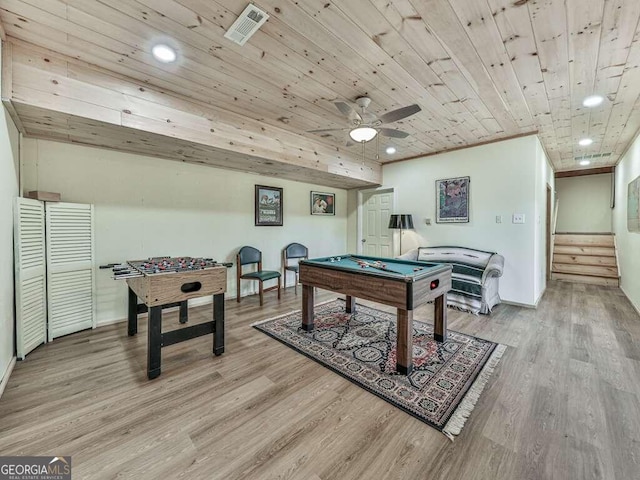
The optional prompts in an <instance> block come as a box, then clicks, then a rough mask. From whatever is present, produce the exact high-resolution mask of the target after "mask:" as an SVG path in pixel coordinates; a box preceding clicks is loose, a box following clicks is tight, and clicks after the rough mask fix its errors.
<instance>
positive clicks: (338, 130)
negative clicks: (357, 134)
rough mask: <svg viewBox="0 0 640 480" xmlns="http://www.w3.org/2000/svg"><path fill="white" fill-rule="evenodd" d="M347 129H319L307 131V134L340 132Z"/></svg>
mask: <svg viewBox="0 0 640 480" xmlns="http://www.w3.org/2000/svg"><path fill="white" fill-rule="evenodd" d="M344 130H348V129H347V128H321V129H319V130H307V133H325V132H342V131H344Z"/></svg>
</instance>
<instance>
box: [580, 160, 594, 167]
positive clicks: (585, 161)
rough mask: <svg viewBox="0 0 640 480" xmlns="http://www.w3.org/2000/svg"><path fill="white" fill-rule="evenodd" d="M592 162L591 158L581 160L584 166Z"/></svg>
mask: <svg viewBox="0 0 640 480" xmlns="http://www.w3.org/2000/svg"><path fill="white" fill-rule="evenodd" d="M590 163H591V162H590V161H589V160H580V165H582V166H583V167H585V166H587V165H589V164H590Z"/></svg>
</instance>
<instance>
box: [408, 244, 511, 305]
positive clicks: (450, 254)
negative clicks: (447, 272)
mask: <svg viewBox="0 0 640 480" xmlns="http://www.w3.org/2000/svg"><path fill="white" fill-rule="evenodd" d="M398 258H401V259H404V260H411V261H418V262H429V263H448V264H449V265H451V266H452V267H453V272H452V274H451V290H450V291H449V293H448V294H447V305H449V306H450V307H454V308H457V309H460V310H464V311H468V312H471V313H474V314H478V313H484V314H486V313H490V312H491V309H492V308H493V307H494V306H495V305H497V304H498V303H500V295H499V294H498V279H499V278H500V277H501V276H502V270H503V268H504V257H503V256H502V255H498V254H497V253H493V252H484V251H482V250H474V249H472V248H464V247H419V248H415V249H413V250H411V251H409V252H407V253H405V254H404V255H401V256H400V257H398Z"/></svg>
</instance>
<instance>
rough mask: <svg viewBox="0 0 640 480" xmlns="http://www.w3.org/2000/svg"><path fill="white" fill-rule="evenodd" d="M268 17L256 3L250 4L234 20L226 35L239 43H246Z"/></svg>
mask: <svg viewBox="0 0 640 480" xmlns="http://www.w3.org/2000/svg"><path fill="white" fill-rule="evenodd" d="M267 18H269V15H267V14H266V13H265V12H263V11H262V10H260V9H259V8H258V7H256V6H255V5H253V4H249V5H247V8H245V9H244V11H243V12H242V13H241V14H240V16H239V17H238V18H237V19H236V21H235V22H233V25H231V27H230V28H229V30H227V33H225V34H224V37H225V38H228V39H229V40H231V41H232V42H235V43H237V44H238V45H244V44H245V43H246V42H247V40H249V38H251V36H252V35H253V34H254V33H256V30H258V29H259V28H260V27H261V26H262V24H263V23H264V22H266V21H267Z"/></svg>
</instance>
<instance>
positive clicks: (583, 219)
mask: <svg viewBox="0 0 640 480" xmlns="http://www.w3.org/2000/svg"><path fill="white" fill-rule="evenodd" d="M556 191H557V194H558V200H559V203H558V223H557V225H556V231H557V232H559V233H561V232H569V233H608V232H611V174H610V173H603V174H600V175H584V176H580V177H566V178H558V179H557V180H556Z"/></svg>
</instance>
